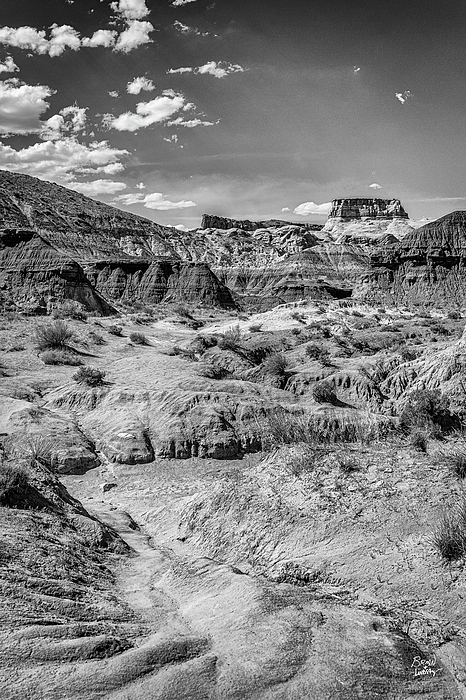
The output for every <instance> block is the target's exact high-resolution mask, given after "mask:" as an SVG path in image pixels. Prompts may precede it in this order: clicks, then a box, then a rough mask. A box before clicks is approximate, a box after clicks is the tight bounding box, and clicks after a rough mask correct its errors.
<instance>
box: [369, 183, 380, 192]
mask: <svg viewBox="0 0 466 700" xmlns="http://www.w3.org/2000/svg"><path fill="white" fill-rule="evenodd" d="M369 187H370V188H371V189H373V190H381V189H382V185H379V183H378V182H373V183H372V185H369Z"/></svg>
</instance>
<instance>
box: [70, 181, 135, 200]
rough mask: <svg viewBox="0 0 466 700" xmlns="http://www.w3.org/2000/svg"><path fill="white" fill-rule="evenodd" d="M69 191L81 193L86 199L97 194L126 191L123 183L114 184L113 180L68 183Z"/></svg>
mask: <svg viewBox="0 0 466 700" xmlns="http://www.w3.org/2000/svg"><path fill="white" fill-rule="evenodd" d="M67 187H69V188H70V189H71V190H75V191H76V192H81V194H85V195H87V196H88V197H94V196H95V195H98V194H116V193H117V192H121V190H125V189H126V185H125V183H124V182H114V181H113V180H93V181H92V182H69V183H68V184H67Z"/></svg>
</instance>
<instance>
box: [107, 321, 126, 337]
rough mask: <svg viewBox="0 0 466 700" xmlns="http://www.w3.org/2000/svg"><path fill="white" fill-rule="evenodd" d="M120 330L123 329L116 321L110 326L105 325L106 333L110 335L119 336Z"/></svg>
mask: <svg viewBox="0 0 466 700" xmlns="http://www.w3.org/2000/svg"><path fill="white" fill-rule="evenodd" d="M122 331H123V328H122V327H121V326H119V325H118V324H117V323H113V324H112V325H111V326H107V333H110V335H118V336H121V333H122Z"/></svg>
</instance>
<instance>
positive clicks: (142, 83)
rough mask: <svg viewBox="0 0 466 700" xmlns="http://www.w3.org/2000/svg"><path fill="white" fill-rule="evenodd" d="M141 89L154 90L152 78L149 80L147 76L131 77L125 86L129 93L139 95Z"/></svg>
mask: <svg viewBox="0 0 466 700" xmlns="http://www.w3.org/2000/svg"><path fill="white" fill-rule="evenodd" d="M141 90H146V91H147V92H151V91H152V90H155V85H154V83H153V82H152V80H149V78H144V77H141V78H133V80H132V81H131V82H130V83H128V84H127V86H126V92H129V94H130V95H139V93H140V92H141Z"/></svg>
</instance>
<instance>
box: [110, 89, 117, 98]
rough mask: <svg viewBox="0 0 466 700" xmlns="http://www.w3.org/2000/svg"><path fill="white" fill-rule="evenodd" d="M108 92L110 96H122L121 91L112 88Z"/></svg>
mask: <svg viewBox="0 0 466 700" xmlns="http://www.w3.org/2000/svg"><path fill="white" fill-rule="evenodd" d="M108 94H109V95H110V97H115V98H116V97H120V93H119V92H118V90H110V91H109V93H108Z"/></svg>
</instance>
